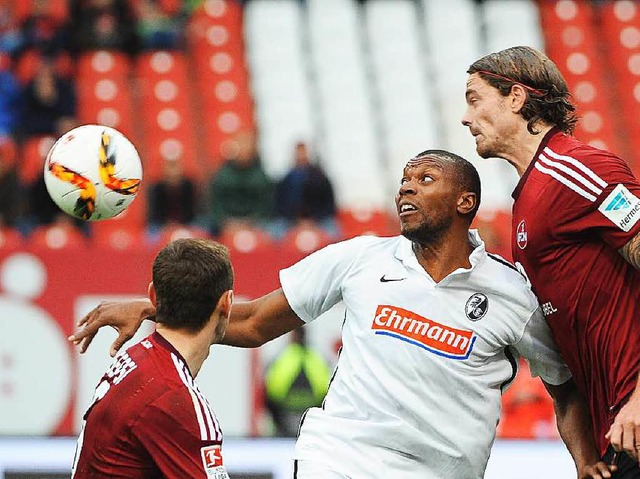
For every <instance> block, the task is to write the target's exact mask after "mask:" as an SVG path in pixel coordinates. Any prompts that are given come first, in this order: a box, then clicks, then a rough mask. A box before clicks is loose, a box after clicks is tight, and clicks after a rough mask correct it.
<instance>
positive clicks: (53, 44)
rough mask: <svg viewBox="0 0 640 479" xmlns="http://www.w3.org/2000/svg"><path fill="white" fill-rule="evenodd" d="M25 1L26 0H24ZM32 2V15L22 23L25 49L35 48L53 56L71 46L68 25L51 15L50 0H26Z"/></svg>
mask: <svg viewBox="0 0 640 479" xmlns="http://www.w3.org/2000/svg"><path fill="white" fill-rule="evenodd" d="M22 1H25V0H22ZM26 1H30V2H31V4H32V11H31V15H29V16H28V17H27V18H26V19H25V20H24V22H23V23H22V28H21V30H22V39H23V48H24V49H35V50H38V51H39V52H41V53H43V54H45V55H47V56H50V57H53V56H55V55H56V54H58V53H60V52H61V51H64V50H67V49H68V48H69V38H68V35H67V31H68V29H67V27H66V25H64V24H63V23H62V22H61V21H60V20H59V19H57V18H55V17H54V16H52V15H51V12H50V5H49V3H50V2H49V1H48V0H26Z"/></svg>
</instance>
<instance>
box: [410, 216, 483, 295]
mask: <svg viewBox="0 0 640 479" xmlns="http://www.w3.org/2000/svg"><path fill="white" fill-rule="evenodd" d="M454 229H455V227H454ZM458 229H459V231H454V230H452V231H451V232H449V233H448V234H444V235H442V237H440V238H438V239H437V240H435V241H430V242H429V243H427V244H421V243H418V242H415V241H414V242H413V252H414V253H415V255H416V258H417V259H418V263H420V265H421V266H422V267H423V268H424V269H425V271H426V272H427V273H429V276H431V278H432V279H433V280H434V281H435V282H436V283H439V282H440V281H442V280H443V279H444V278H445V277H446V276H447V275H449V274H451V273H453V272H454V271H455V270H457V269H459V268H465V269H466V268H470V267H471V261H470V260H469V255H470V254H471V252H472V251H473V247H472V246H471V244H470V243H469V234H468V229H467V228H466V227H465V228H464V230H462V229H460V228H458Z"/></svg>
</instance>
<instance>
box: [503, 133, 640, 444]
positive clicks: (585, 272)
mask: <svg viewBox="0 0 640 479" xmlns="http://www.w3.org/2000/svg"><path fill="white" fill-rule="evenodd" d="M639 197H640V183H639V182H638V180H636V179H635V178H634V176H633V174H632V173H631V171H630V169H629V167H628V166H627V165H626V164H625V163H624V161H622V160H621V159H620V158H618V157H616V156H615V155H613V154H612V153H609V152H606V151H602V150H598V149H596V148H593V147H591V146H589V145H586V144H584V143H582V142H580V141H578V140H576V139H575V138H573V137H570V136H568V135H565V134H563V133H561V132H560V131H559V130H557V129H553V130H551V131H550V132H549V133H548V134H547V135H546V136H545V138H544V139H543V141H542V143H541V144H540V148H539V149H538V151H537V152H536V155H535V157H534V158H533V161H532V162H531V164H530V165H529V167H528V168H527V171H526V172H525V174H524V175H523V176H522V178H521V179H520V182H519V183H518V186H517V187H516V189H515V191H514V193H513V198H514V199H515V203H514V205H513V235H514V236H513V237H512V242H513V243H512V251H513V259H514V261H515V262H516V263H520V265H522V266H523V267H524V270H525V272H526V274H527V275H528V277H529V279H530V281H531V285H532V287H533V290H534V292H535V293H536V295H537V296H538V299H539V301H540V304H541V305H542V309H543V312H544V314H545V316H546V318H547V322H548V323H549V325H550V327H551V330H552V331H553V333H554V337H555V340H556V342H557V343H558V347H559V349H560V351H561V353H562V356H563V357H564V359H565V361H566V362H567V365H568V366H569V368H570V369H571V371H572V373H573V376H574V378H575V380H576V383H577V384H578V386H579V387H580V389H581V390H582V392H583V393H584V394H585V395H586V396H587V399H588V401H589V407H590V410H591V415H592V418H593V423H594V429H595V431H594V432H595V439H596V444H597V445H598V446H599V447H600V449H601V452H602V453H604V451H605V449H606V447H607V445H608V444H607V441H606V439H605V437H604V436H605V434H606V433H607V431H608V430H609V427H610V425H611V423H612V422H613V418H614V417H615V414H616V413H617V412H618V410H619V408H620V407H621V405H622V403H623V402H624V399H625V398H626V396H628V395H629V394H630V393H631V392H632V391H633V389H634V386H635V384H636V380H637V376H638V371H639V368H640V354H639V351H640V289H639V288H638V285H640V272H639V271H637V270H636V269H635V268H634V267H632V266H631V265H630V264H628V263H627V262H626V261H625V260H624V258H623V257H622V256H621V255H620V254H619V253H618V249H620V248H621V247H622V246H624V245H625V244H626V243H627V242H628V241H629V240H630V239H632V238H633V237H634V236H635V235H636V234H637V233H638V232H640V199H639Z"/></svg>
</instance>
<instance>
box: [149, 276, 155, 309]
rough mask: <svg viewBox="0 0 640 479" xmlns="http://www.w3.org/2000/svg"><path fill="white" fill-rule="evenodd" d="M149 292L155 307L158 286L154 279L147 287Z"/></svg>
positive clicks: (150, 299)
mask: <svg viewBox="0 0 640 479" xmlns="http://www.w3.org/2000/svg"><path fill="white" fill-rule="evenodd" d="M147 294H148V295H149V301H151V304H153V307H154V308H155V307H156V302H157V300H156V287H155V286H154V285H153V281H151V283H149V287H148V288H147Z"/></svg>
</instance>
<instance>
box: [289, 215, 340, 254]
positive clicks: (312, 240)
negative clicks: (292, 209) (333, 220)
mask: <svg viewBox="0 0 640 479" xmlns="http://www.w3.org/2000/svg"><path fill="white" fill-rule="evenodd" d="M332 241H333V239H332V238H331V236H329V235H328V234H327V233H326V232H325V231H324V230H322V229H320V228H319V227H317V226H315V225H314V224H313V223H306V222H305V223H302V224H300V225H298V226H295V227H294V228H291V229H290V230H289V231H288V232H287V234H285V236H284V238H282V241H281V243H282V246H284V247H285V248H293V249H294V250H296V251H298V252H300V253H304V254H309V253H312V252H314V251H316V250H319V249H320V248H322V247H324V246H327V245H328V244H330V243H331V242H332Z"/></svg>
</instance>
